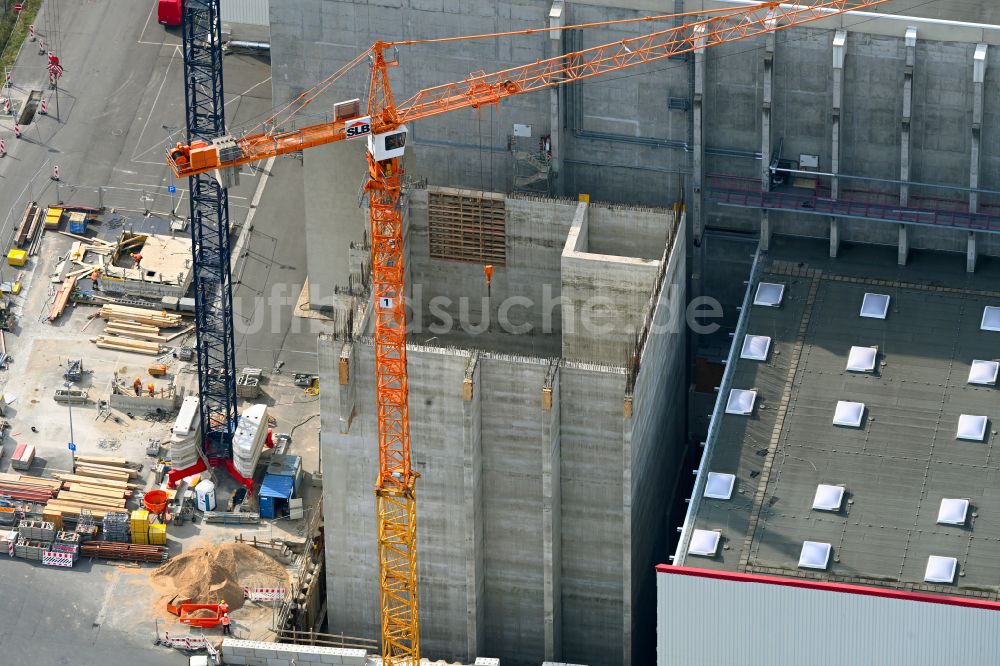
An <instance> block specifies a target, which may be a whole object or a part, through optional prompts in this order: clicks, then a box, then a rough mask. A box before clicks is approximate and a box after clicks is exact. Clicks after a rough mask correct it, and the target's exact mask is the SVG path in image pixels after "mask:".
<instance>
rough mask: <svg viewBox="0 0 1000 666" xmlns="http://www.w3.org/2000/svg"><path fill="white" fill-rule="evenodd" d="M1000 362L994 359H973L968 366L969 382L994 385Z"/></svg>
mask: <svg viewBox="0 0 1000 666" xmlns="http://www.w3.org/2000/svg"><path fill="white" fill-rule="evenodd" d="M998 371H1000V363H997V362H996V361H973V362H972V367H971V368H969V383H970V384H983V385H985V386H994V385H995V384H996V383H997V372H998Z"/></svg>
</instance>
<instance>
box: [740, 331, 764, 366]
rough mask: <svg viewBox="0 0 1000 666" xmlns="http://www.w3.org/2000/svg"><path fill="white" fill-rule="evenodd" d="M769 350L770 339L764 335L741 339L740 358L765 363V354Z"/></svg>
mask: <svg viewBox="0 0 1000 666" xmlns="http://www.w3.org/2000/svg"><path fill="white" fill-rule="evenodd" d="M770 350H771V338H769V337H768V336H766V335H748V336H746V337H745V338H743V350H742V351H741V352H740V358H745V359H749V360H751V361H766V360H767V352H768V351H770Z"/></svg>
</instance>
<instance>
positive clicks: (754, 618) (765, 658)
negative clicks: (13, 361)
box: [656, 572, 1000, 666]
mask: <svg viewBox="0 0 1000 666" xmlns="http://www.w3.org/2000/svg"><path fill="white" fill-rule="evenodd" d="M656 578H657V618H656V621H657V647H656V649H657V664H658V666H693V665H695V664H697V666H765V665H766V666H784V665H786V664H788V665H791V664H794V665H795V666H820V665H823V666H826V665H827V664H829V665H831V666H832V665H837V666H891V665H901V666H942V665H945V664H961V665H962V666H987V665H988V664H989V665H991V666H993V665H995V664H997V663H1000V611H997V610H984V609H979V608H964V607H960V606H954V605H947V604H941V603H929V602H924V601H903V600H898V599H890V598H885V597H877V596H865V595H861V594H853V593H845V592H834V591H827V590H817V589H803V588H798V587H786V586H782V585H774V584H768V583H764V582H737V581H730V580H720V579H716V578H706V577H698V576H692V575H683V574H675V573H674V574H667V573H662V572H659V573H657V575H656Z"/></svg>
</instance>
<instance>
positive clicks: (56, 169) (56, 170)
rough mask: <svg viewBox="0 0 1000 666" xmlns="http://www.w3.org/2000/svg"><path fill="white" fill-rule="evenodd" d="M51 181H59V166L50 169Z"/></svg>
mask: <svg viewBox="0 0 1000 666" xmlns="http://www.w3.org/2000/svg"><path fill="white" fill-rule="evenodd" d="M52 180H59V165H54V166H53V167H52Z"/></svg>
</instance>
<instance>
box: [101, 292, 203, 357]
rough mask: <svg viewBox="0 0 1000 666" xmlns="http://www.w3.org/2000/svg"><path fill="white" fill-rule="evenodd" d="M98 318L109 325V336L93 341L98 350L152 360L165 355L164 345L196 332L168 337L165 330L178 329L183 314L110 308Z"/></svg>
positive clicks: (114, 306)
mask: <svg viewBox="0 0 1000 666" xmlns="http://www.w3.org/2000/svg"><path fill="white" fill-rule="evenodd" d="M98 316H100V317H101V318H102V319H104V320H106V321H107V324H106V326H105V328H104V333H105V335H99V336H98V337H96V338H93V339H92V340H91V341H92V342H94V343H95V344H96V345H97V346H98V347H100V348H101V349H116V350H118V351H128V352H135V353H138V354H147V355H150V356H157V355H159V354H160V353H161V352H162V351H163V347H162V345H164V344H166V343H168V342H170V341H171V340H174V339H175V338H178V337H180V336H181V335H184V334H185V333H187V332H189V331H190V330H191V329H192V328H193V327H191V326H188V327H186V328H184V329H181V330H180V331H177V332H174V333H172V334H170V335H164V334H163V331H162V329H165V328H177V327H179V326H180V325H181V323H182V319H181V316H180V315H179V314H176V313H169V312H166V311H164V310H149V309H146V308H135V307H128V306H124V305H110V304H109V305H105V306H103V307H102V308H101V311H100V313H99V315H98Z"/></svg>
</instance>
